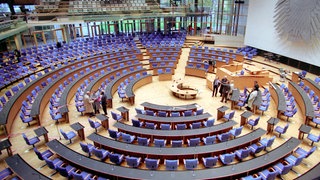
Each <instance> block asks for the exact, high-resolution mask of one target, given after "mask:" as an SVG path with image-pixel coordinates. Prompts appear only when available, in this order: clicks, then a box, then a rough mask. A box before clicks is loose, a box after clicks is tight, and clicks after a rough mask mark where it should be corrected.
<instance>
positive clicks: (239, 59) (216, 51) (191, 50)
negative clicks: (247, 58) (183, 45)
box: [190, 47, 244, 62]
mask: <svg viewBox="0 0 320 180" xmlns="http://www.w3.org/2000/svg"><path fill="white" fill-rule="evenodd" d="M190 52H192V53H207V54H209V55H213V54H214V55H223V56H226V54H229V57H230V56H232V55H235V56H236V60H237V61H241V62H242V61H243V60H244V56H243V55H242V54H240V53H236V52H225V51H221V50H220V51H219V50H216V49H215V50H213V49H207V50H206V49H199V48H193V47H192V48H191V49H190Z"/></svg>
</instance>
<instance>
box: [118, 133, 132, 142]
mask: <svg viewBox="0 0 320 180" xmlns="http://www.w3.org/2000/svg"><path fill="white" fill-rule="evenodd" d="M121 136H122V141H123V142H126V143H132V142H133V141H134V139H135V136H131V135H130V134H126V133H122V135H121Z"/></svg>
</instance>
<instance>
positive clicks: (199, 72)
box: [185, 66, 207, 78]
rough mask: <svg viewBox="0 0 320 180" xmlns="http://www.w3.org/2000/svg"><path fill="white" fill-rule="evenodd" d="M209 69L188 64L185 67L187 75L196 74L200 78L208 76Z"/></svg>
mask: <svg viewBox="0 0 320 180" xmlns="http://www.w3.org/2000/svg"><path fill="white" fill-rule="evenodd" d="M206 73H207V70H206V69H204V68H197V67H196V66H192V67H191V66H186V67H185V75H187V76H195V77H199V78H206Z"/></svg>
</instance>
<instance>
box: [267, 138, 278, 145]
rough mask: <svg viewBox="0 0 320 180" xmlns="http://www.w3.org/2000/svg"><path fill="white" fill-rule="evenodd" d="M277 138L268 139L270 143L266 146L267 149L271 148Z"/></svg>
mask: <svg viewBox="0 0 320 180" xmlns="http://www.w3.org/2000/svg"><path fill="white" fill-rule="evenodd" d="M275 138H276V136H272V137H271V138H270V139H268V142H267V144H266V147H271V146H272V144H273V142H274V140H275Z"/></svg>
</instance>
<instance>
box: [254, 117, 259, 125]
mask: <svg viewBox="0 0 320 180" xmlns="http://www.w3.org/2000/svg"><path fill="white" fill-rule="evenodd" d="M259 120H260V116H258V117H257V118H256V119H255V120H254V125H255V126H256V125H257V124H258V123H259Z"/></svg>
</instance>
